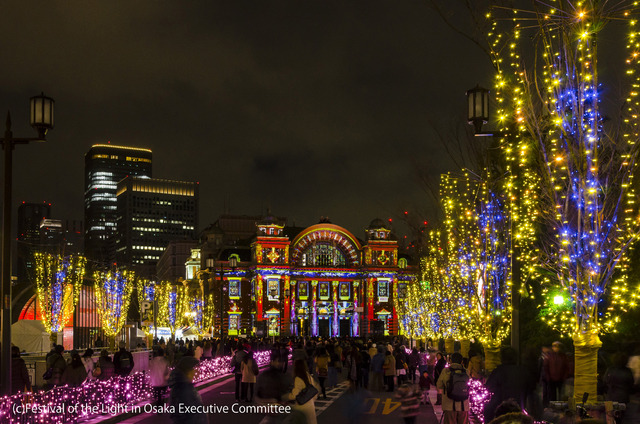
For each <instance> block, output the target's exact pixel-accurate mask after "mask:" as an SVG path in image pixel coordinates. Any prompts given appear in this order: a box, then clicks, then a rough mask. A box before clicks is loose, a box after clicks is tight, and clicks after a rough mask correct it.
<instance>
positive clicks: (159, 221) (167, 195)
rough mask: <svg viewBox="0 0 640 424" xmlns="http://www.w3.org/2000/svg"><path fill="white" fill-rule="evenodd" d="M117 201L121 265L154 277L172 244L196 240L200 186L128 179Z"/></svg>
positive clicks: (117, 244) (124, 181)
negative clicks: (178, 241)
mask: <svg viewBox="0 0 640 424" xmlns="http://www.w3.org/2000/svg"><path fill="white" fill-rule="evenodd" d="M117 199H118V201H117V206H118V209H117V212H118V217H117V236H116V259H117V262H118V265H125V266H127V267H130V268H131V269H134V270H136V271H137V272H138V273H139V274H140V275H142V276H146V277H152V276H154V275H155V272H156V264H157V263H158V261H159V260H160V256H161V255H162V253H163V252H164V251H165V249H166V248H167V246H168V245H169V242H171V241H173V240H194V239H195V238H196V228H197V226H198V183H195V182H184V181H171V180H161V179H157V178H142V177H127V178H125V179H124V180H122V181H120V182H119V183H118V192H117Z"/></svg>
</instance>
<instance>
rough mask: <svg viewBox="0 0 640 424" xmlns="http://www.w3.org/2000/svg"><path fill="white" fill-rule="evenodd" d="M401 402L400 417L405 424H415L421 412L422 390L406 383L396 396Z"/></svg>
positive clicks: (399, 388)
mask: <svg viewBox="0 0 640 424" xmlns="http://www.w3.org/2000/svg"><path fill="white" fill-rule="evenodd" d="M395 397H396V399H397V400H399V401H400V415H401V416H402V419H403V420H404V422H405V424H414V423H415V422H416V417H417V416H418V413H419V412H420V397H421V393H420V389H419V388H418V386H416V385H415V384H409V383H404V384H402V385H401V386H400V387H398V391H397V392H396V395H395Z"/></svg>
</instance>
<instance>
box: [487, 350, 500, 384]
mask: <svg viewBox="0 0 640 424" xmlns="http://www.w3.org/2000/svg"><path fill="white" fill-rule="evenodd" d="M498 365H500V344H499V343H487V345H486V346H485V347H484V368H485V370H486V375H487V376H488V375H489V374H491V371H493V370H494V369H496V367H497V366H498Z"/></svg>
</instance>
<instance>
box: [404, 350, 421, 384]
mask: <svg viewBox="0 0 640 424" xmlns="http://www.w3.org/2000/svg"><path fill="white" fill-rule="evenodd" d="M407 365H408V366H409V368H408V370H407V372H408V373H409V376H408V378H409V380H411V383H415V382H416V370H417V369H418V365H420V354H419V353H418V349H416V348H415V347H414V348H413V349H412V350H411V354H410V355H409V359H408V361H407Z"/></svg>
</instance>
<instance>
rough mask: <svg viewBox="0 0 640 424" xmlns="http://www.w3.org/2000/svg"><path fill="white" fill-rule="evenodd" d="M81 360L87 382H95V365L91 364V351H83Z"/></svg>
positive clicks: (89, 349)
mask: <svg viewBox="0 0 640 424" xmlns="http://www.w3.org/2000/svg"><path fill="white" fill-rule="evenodd" d="M81 359H82V364H83V365H84V369H85V370H86V371H87V380H89V381H91V380H95V379H96V377H95V376H94V375H93V370H94V369H95V368H96V364H95V362H93V349H91V348H88V349H87V350H85V351H84V353H83V354H82V357H81Z"/></svg>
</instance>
